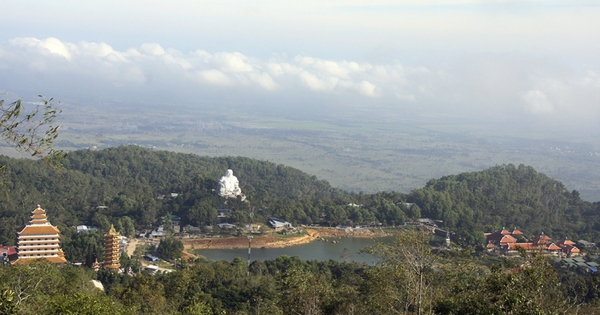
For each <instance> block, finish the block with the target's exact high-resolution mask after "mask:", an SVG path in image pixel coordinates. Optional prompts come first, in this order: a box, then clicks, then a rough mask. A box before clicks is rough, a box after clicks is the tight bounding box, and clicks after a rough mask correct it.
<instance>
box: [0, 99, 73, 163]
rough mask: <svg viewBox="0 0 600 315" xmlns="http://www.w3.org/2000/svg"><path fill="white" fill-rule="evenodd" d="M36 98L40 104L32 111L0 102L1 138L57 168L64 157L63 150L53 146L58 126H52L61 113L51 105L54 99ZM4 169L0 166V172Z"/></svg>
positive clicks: (18, 149)
mask: <svg viewBox="0 0 600 315" xmlns="http://www.w3.org/2000/svg"><path fill="white" fill-rule="evenodd" d="M39 97H40V99H41V102H42V104H41V105H37V106H36V107H35V108H34V109H33V110H27V109H25V108H24V106H23V102H22V101H21V100H17V101H14V102H12V103H10V104H9V105H8V106H5V105H4V100H0V138H2V139H3V140H4V141H5V142H6V143H8V144H9V145H10V146H13V147H14V148H15V149H16V150H17V151H19V152H26V153H29V154H30V155H31V156H33V157H38V158H40V159H42V160H43V161H44V162H46V164H48V165H50V166H51V167H52V168H54V169H56V168H58V167H60V161H61V159H63V158H64V157H65V156H66V153H65V152H64V151H62V150H56V149H54V148H53V147H52V144H53V142H54V140H55V139H56V138H57V137H58V128H59V127H60V125H55V120H56V117H57V115H58V114H59V113H60V110H59V109H57V108H56V106H54V103H53V101H54V100H53V99H49V100H46V99H44V98H43V97H42V96H41V95H40V96H39ZM4 167H5V166H4V165H2V166H1V167H0V170H3V169H4Z"/></svg>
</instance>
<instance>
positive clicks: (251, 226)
mask: <svg viewBox="0 0 600 315" xmlns="http://www.w3.org/2000/svg"><path fill="white" fill-rule="evenodd" d="M246 228H247V229H249V230H251V231H259V230H260V228H261V225H260V224H248V223H246Z"/></svg>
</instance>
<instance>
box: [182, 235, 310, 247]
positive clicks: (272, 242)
mask: <svg viewBox="0 0 600 315" xmlns="http://www.w3.org/2000/svg"><path fill="white" fill-rule="evenodd" d="M319 236H320V235H319V233H318V232H317V231H315V230H306V233H305V234H304V235H301V236H296V237H290V238H285V239H282V238H279V237H273V236H260V237H254V238H252V247H254V248H282V247H288V246H294V245H300V244H306V243H310V242H312V241H314V240H316V239H318V238H319ZM182 242H183V246H184V249H185V250H188V249H241V248H248V238H247V237H228V238H201V239H184V240H182Z"/></svg>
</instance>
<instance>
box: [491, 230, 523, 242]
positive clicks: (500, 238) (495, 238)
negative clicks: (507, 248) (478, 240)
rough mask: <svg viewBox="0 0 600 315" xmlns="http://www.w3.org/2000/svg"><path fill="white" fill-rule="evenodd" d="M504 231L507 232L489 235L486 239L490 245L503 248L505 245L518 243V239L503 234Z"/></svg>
mask: <svg viewBox="0 0 600 315" xmlns="http://www.w3.org/2000/svg"><path fill="white" fill-rule="evenodd" d="M503 231H506V230H502V231H496V232H494V233H490V234H487V235H486V236H485V237H486V239H487V241H488V243H492V244H494V245H496V246H503V245H507V244H511V243H516V242H517V239H516V238H514V237H512V236H510V235H507V234H503V233H502V232H503ZM507 232H508V231H507Z"/></svg>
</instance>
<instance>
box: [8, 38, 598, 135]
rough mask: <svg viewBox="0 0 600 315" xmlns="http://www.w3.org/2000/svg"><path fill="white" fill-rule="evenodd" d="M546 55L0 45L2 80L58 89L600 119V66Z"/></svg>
mask: <svg viewBox="0 0 600 315" xmlns="http://www.w3.org/2000/svg"><path fill="white" fill-rule="evenodd" d="M547 64H548V62H545V61H537V60H534V59H531V58H530V57H527V56H523V55H519V54H476V55H473V56H467V57H465V58H463V59H457V60H454V62H452V63H450V64H449V65H439V64H438V65H416V66H409V65H406V64H403V63H401V62H399V61H392V62H387V63H386V62H381V63H375V62H366V61H361V62H357V61H352V60H330V59H324V58H318V57H315V56H307V55H299V56H296V57H291V58H289V57H287V56H286V55H285V54H279V55H276V56H275V57H271V58H270V59H268V60H261V59H260V58H256V57H251V56H247V55H244V54H242V53H240V52H218V53H210V52H207V51H205V50H201V49H196V50H192V51H189V52H181V51H178V50H176V49H172V48H163V46H161V45H159V44H157V43H146V44H141V45H140V46H139V47H130V48H126V49H123V50H118V49H115V48H113V47H112V46H110V45H109V44H107V43H95V42H87V41H81V42H78V43H70V42H63V41H60V40H59V39H56V38H47V39H36V38H15V39H13V40H10V41H9V42H8V43H7V44H5V45H0V69H2V74H3V75H2V76H0V86H4V87H10V86H17V87H18V86H25V87H28V86H30V85H31V84H33V83H36V84H40V85H42V86H43V85H47V86H52V87H53V88H55V89H59V91H58V92H59V93H60V94H68V93H71V92H73V91H76V92H78V93H84V94H90V95H92V94H94V93H100V94H103V95H107V94H108V95H110V94H111V93H112V92H113V91H111V89H115V91H120V92H121V93H122V95H127V93H132V92H129V91H134V90H135V91H136V93H138V94H137V95H136V94H134V93H132V94H130V95H129V97H130V98H131V99H135V98H136V97H138V96H139V93H140V91H141V93H146V92H147V91H146V90H145V89H149V90H150V91H153V90H154V89H157V88H159V89H163V87H168V88H164V90H165V91H166V92H165V93H164V95H165V97H168V95H169V93H173V94H178V95H183V96H185V95H197V94H193V93H197V92H196V91H203V92H202V93H205V95H209V94H211V93H213V94H214V93H226V95H227V97H229V98H236V97H238V98H239V99H240V100H243V101H244V102H245V101H248V100H247V99H246V98H245V97H246V96H241V95H248V93H254V92H260V93H261V97H269V95H274V96H277V97H278V98H279V99H281V97H283V98H285V97H295V98H297V99H298V100H299V101H301V100H302V98H303V97H309V96H310V97H311V98H313V99H314V98H315V97H316V98H319V97H321V96H327V97H328V99H330V100H331V99H334V98H341V97H345V100H348V99H349V100H351V101H352V102H354V103H356V104H359V105H360V104H370V105H368V106H377V104H398V106H402V105H406V106H411V108H415V109H420V110H423V111H432V112H434V113H440V112H452V113H464V114H465V115H469V114H471V113H474V112H479V113H493V114H494V115H496V114H497V115H523V114H525V115H530V116H532V117H533V116H535V117H542V118H543V117H549V118H553V119H558V120H565V121H578V120H586V121H587V122H589V123H594V122H597V121H598V120H600V108H599V106H597V100H598V99H600V75H598V73H599V72H600V69H596V68H594V67H593V66H586V67H585V69H584V70H582V71H568V70H561V69H562V68H561V67H555V66H554V65H552V64H551V65H550V66H547ZM556 69H559V70H556ZM74 87H77V88H74ZM213 87H219V89H213ZM215 91H216V92H215ZM86 92H89V93H86ZM34 93H37V92H34ZM214 95H217V94H214ZM292 95H293V96H292ZM215 97H217V96H215ZM190 99H191V100H192V101H193V100H194V99H195V97H190ZM344 102H345V101H339V102H337V103H340V104H342V103H344ZM324 106H325V105H324ZM364 106H367V105H364Z"/></svg>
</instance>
